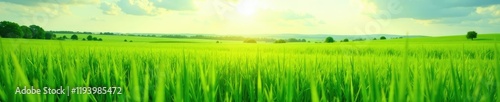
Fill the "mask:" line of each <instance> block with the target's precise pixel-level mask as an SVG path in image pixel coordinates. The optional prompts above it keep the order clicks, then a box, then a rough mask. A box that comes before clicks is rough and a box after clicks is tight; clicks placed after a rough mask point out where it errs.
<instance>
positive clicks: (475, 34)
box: [466, 31, 477, 40]
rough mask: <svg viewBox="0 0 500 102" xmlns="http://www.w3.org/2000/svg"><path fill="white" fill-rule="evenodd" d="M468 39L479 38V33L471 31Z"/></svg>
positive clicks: (468, 33)
mask: <svg viewBox="0 0 500 102" xmlns="http://www.w3.org/2000/svg"><path fill="white" fill-rule="evenodd" d="M466 37H467V39H470V40H474V39H475V38H477V33H476V31H469V32H467V36H466Z"/></svg>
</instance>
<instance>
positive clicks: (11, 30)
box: [0, 21, 24, 38]
mask: <svg viewBox="0 0 500 102" xmlns="http://www.w3.org/2000/svg"><path fill="white" fill-rule="evenodd" d="M0 36H1V37H4V38H20V37H24V35H23V31H22V30H21V27H20V26H19V24H17V23H15V22H10V21H2V22H0Z"/></svg>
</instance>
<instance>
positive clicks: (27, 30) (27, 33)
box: [21, 26, 33, 39]
mask: <svg viewBox="0 0 500 102" xmlns="http://www.w3.org/2000/svg"><path fill="white" fill-rule="evenodd" d="M21 30H22V31H23V33H24V36H23V38H27V39H30V38H32V37H33V33H32V32H31V29H30V27H28V26H21Z"/></svg>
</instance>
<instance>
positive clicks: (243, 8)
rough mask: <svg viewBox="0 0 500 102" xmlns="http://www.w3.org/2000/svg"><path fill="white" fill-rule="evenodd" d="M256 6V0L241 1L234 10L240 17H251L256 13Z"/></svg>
mask: <svg viewBox="0 0 500 102" xmlns="http://www.w3.org/2000/svg"><path fill="white" fill-rule="evenodd" d="M257 6H258V5H257V1H256V0H242V1H240V2H239V3H238V5H237V6H236V7H237V8H236V9H237V11H238V13H239V14H240V15H244V16H252V15H254V14H255V13H256V12H257V9H258V8H257Z"/></svg>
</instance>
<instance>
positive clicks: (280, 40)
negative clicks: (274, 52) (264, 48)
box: [274, 39, 286, 43]
mask: <svg viewBox="0 0 500 102" xmlns="http://www.w3.org/2000/svg"><path fill="white" fill-rule="evenodd" d="M274 43H286V41H285V40H283V39H279V40H276V41H274Z"/></svg>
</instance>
